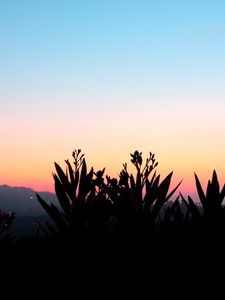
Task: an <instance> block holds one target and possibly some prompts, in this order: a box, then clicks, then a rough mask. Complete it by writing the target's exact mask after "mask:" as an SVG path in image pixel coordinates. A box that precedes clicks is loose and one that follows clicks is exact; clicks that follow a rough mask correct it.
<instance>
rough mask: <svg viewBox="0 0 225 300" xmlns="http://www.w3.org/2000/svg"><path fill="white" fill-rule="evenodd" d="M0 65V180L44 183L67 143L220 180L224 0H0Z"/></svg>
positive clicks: (190, 186)
mask: <svg viewBox="0 0 225 300" xmlns="http://www.w3.org/2000/svg"><path fill="white" fill-rule="evenodd" d="M0 66H1V67H0V139H1V144H0V145H1V146H0V166H1V172H0V184H8V185H13V186H28V187H32V188H34V189H36V190H38V191H40V190H48V191H53V190H54V185H53V179H52V172H53V171H54V161H56V162H58V163H59V164H60V165H61V166H62V167H65V163H64V160H65V159H67V158H69V159H72V156H71V154H72V151H73V150H74V149H78V148H81V149H82V151H83V152H84V153H85V156H86V160H87V163H88V167H89V168H90V167H91V166H94V168H95V169H96V170H97V169H102V168H103V167H106V173H107V174H109V175H111V176H117V175H118V174H119V172H120V169H121V168H122V164H123V163H124V162H129V161H130V153H131V152H134V151H135V150H136V149H138V150H139V151H142V152H143V155H144V157H147V155H148V152H149V151H151V152H153V153H155V155H156V159H157V161H158V162H159V166H158V168H157V169H158V173H160V174H162V176H165V175H166V174H168V173H169V172H170V171H172V170H173V171H174V179H173V184H172V186H174V185H175V184H176V183H178V182H179V181H180V180H182V179H183V183H182V185H181V187H180V190H181V191H182V192H184V193H186V192H189V193H192V192H193V191H194V190H195V186H194V172H196V173H197V174H198V175H199V177H200V179H201V181H202V182H203V185H204V184H205V183H206V182H207V180H208V179H209V178H210V177H211V174H212V171H213V169H216V171H217V173H218V175H219V179H220V182H221V184H222V183H224V179H225V84H224V83H225V1H224V0H184V1H178V0H170V1H168V0H157V1H155V0H154V1H152V0H104V1H103V0H77V1H76V0H73V1H72V0H10V1H8V0H0Z"/></svg>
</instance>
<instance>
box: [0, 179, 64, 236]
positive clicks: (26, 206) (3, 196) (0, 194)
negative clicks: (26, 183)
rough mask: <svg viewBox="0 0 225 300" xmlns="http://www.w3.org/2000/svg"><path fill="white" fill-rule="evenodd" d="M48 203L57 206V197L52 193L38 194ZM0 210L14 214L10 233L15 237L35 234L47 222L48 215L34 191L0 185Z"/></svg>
mask: <svg viewBox="0 0 225 300" xmlns="http://www.w3.org/2000/svg"><path fill="white" fill-rule="evenodd" d="M38 194H39V195H40V196H41V197H42V198H43V199H44V200H45V201H47V202H48V203H50V202H52V203H54V204H55V205H56V206H59V205H58V201H57V197H56V195H55V194H53V193H49V192H38ZM0 209H1V210H3V211H4V212H7V213H9V212H14V213H15V219H14V221H13V225H12V228H11V231H12V233H13V234H15V235H17V236H21V235H29V234H32V233H35V232H36V231H37V229H38V228H39V223H41V224H42V225H44V224H45V222H46V221H47V220H49V217H48V215H47V214H46V212H45V211H44V210H43V208H42V207H41V205H40V204H39V202H38V200H37V197H36V191H34V190H33V189H30V188H26V187H11V186H8V185H0Z"/></svg>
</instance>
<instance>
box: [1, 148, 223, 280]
mask: <svg viewBox="0 0 225 300" xmlns="http://www.w3.org/2000/svg"><path fill="white" fill-rule="evenodd" d="M72 156H73V162H72V163H71V162H70V161H69V160H66V161H65V163H66V170H63V169H62V168H61V167H60V166H59V164H57V163H55V173H54V174H53V178H54V183H55V193H56V196H57V199H58V202H59V205H55V204H53V203H48V202H47V200H46V199H43V198H42V197H41V196H40V195H39V194H37V200H38V202H39V203H40V205H41V207H42V208H43V209H44V211H45V212H46V215H48V216H49V220H48V221H47V222H46V224H45V225H43V224H42V225H40V229H39V231H38V232H37V234H35V235H31V236H28V237H23V238H19V239H15V238H13V237H12V235H10V233H8V232H9V229H10V224H11V223H12V221H13V218H14V215H13V214H12V215H9V214H5V213H3V212H0V234H1V244H0V246H1V245H2V244H4V247H1V248H2V249H1V251H2V252H3V253H4V255H6V256H7V257H9V261H10V266H11V267H12V265H13V266H17V268H18V269H20V268H22V265H23V266H24V264H25V265H26V266H27V268H28V270H30V271H31V270H34V269H35V268H37V269H39V270H40V268H43V266H44V267H45V270H46V272H45V275H46V276H48V275H49V274H51V275H52V274H59V270H64V271H65V269H68V268H72V269H73V268H75V269H76V270H77V273H76V274H79V277H80V276H82V274H83V275H84V273H85V276H94V270H96V269H99V268H100V271H102V274H105V272H106V270H108V271H109V272H111V271H113V270H114V271H115V270H118V268H120V270H121V269H122V270H126V272H127V271H128V270H131V269H134V268H135V267H139V268H140V266H142V267H144V268H146V270H148V271H149V270H151V272H152V274H153V273H154V272H156V273H157V272H160V270H164V271H165V270H167V272H169V270H170V269H171V268H173V267H174V266H175V265H176V266H177V267H178V269H179V268H181V269H183V268H186V269H188V268H189V267H190V266H193V265H196V264H201V262H203V261H205V260H206V261H207V262H208V263H209V262H210V260H209V257H211V258H213V260H211V262H212V261H213V263H216V262H218V261H219V262H220V263H221V257H223V252H224V250H225V247H224V239H225V207H224V205H223V200H224V197H225V185H224V186H223V187H222V189H221V188H220V185H219V182H218V178H217V174H216V171H214V172H213V175H212V179H211V180H209V182H208V186H207V189H206V191H203V189H202V186H201V183H200V180H199V178H198V176H197V175H196V174H195V175H194V176H195V182H196V188H197V193H198V196H199V203H196V202H195V201H194V200H193V199H192V198H191V197H190V196H188V197H187V198H185V197H184V196H183V195H182V194H181V193H180V192H178V188H179V187H180V185H181V182H179V183H178V184H177V185H176V186H175V187H174V186H173V187H172V188H171V180H172V176H173V172H171V173H170V174H168V175H167V176H166V177H165V178H162V179H161V177H160V175H157V172H156V167H157V165H158V163H157V162H156V160H155V155H154V154H153V153H151V152H150V153H149V156H148V157H147V159H146V160H145V161H143V157H142V153H141V152H139V151H135V152H134V153H133V154H131V163H132V164H133V165H134V167H135V174H132V173H130V172H129V170H128V165H127V164H126V163H125V164H124V165H123V168H122V170H121V172H120V174H119V178H118V179H116V178H111V177H110V176H107V175H105V169H102V170H99V171H94V169H93V168H91V169H90V170H88V169H87V165H86V161H85V157H84V154H82V152H81V150H75V151H74V152H73V154H72ZM5 232H7V234H6V233H5ZM5 245H7V254H6V251H5V250H3V248H4V249H5V247H6V246H5ZM4 251H5V252H4ZM199 255H200V256H201V260H199ZM21 258H22V259H21ZM217 260H218V261H217ZM187 262H191V264H190V265H189V263H187ZM184 263H185V266H183V264H184ZM101 268H102V269H101ZM130 268H131V269H130ZM190 268H191V267H190ZM6 269H7V266H6ZM9 269H10V268H8V270H9ZM78 270H79V272H78ZM87 270H89V271H87ZM179 270H180V269H179ZM82 272H84V273H82ZM127 273H129V271H128V272H127ZM127 273H126V274H127ZM131 273H132V272H131ZM87 274H89V275H87ZM90 274H91V275H90ZM121 274H123V272H122V273H121V272H117V276H122V275H121ZM154 274H155V273H154ZM77 276H78V275H77Z"/></svg>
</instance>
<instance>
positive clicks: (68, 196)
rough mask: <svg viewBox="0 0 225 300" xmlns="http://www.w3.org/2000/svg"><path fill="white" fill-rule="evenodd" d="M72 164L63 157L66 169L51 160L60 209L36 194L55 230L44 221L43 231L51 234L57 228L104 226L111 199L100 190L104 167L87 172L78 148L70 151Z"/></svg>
mask: <svg viewBox="0 0 225 300" xmlns="http://www.w3.org/2000/svg"><path fill="white" fill-rule="evenodd" d="M72 156H73V158H74V167H73V166H72V165H71V163H70V162H69V160H66V161H65V162H66V165H67V170H66V172H64V171H63V170H62V168H61V167H60V166H59V165H58V164H57V163H55V169H56V173H54V174H53V178H54V182H55V192H56V196H57V198H58V201H59V204H60V206H61V210H60V209H58V208H57V207H56V206H55V205H54V204H52V203H51V204H50V205H49V204H48V203H47V202H46V201H44V200H43V199H42V198H41V197H40V196H39V195H38V194H37V198H38V201H39V203H40V204H41V205H42V207H43V208H44V210H45V211H46V212H47V213H48V214H49V216H50V217H51V218H52V220H53V221H54V223H55V225H56V227H57V230H56V229H55V228H54V227H53V226H52V225H51V224H50V223H49V222H48V223H47V231H46V230H45V229H44V228H43V229H44V231H45V232H46V233H47V232H50V233H51V234H53V235H57V234H58V232H60V233H62V234H67V233H68V232H71V231H72V232H73V233H74V232H76V234H80V235H85V234H87V233H90V231H92V232H93V231H100V230H101V229H102V228H104V229H105V228H106V227H107V225H108V222H109V219H110V217H111V206H112V202H111V201H109V198H108V197H106V194H105V192H104V188H105V183H104V179H103V174H104V171H105V170H104V169H103V170H101V171H98V172H96V173H95V172H94V170H93V168H91V170H90V171H89V172H87V166H86V161H85V158H84V154H82V153H81V150H80V149H78V150H75V151H74V152H73V153H72Z"/></svg>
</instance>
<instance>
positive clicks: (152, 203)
mask: <svg viewBox="0 0 225 300" xmlns="http://www.w3.org/2000/svg"><path fill="white" fill-rule="evenodd" d="M72 156H73V159H74V162H73V163H74V167H73V166H72V165H71V163H70V162H69V161H68V160H66V161H65V162H66V165H67V170H66V172H64V171H63V170H62V168H61V167H60V166H59V165H58V164H57V163H55V168H56V173H54V174H53V177H54V181H55V191H56V195H57V198H58V201H59V204H60V206H61V210H60V209H58V208H57V207H56V206H55V205H54V204H51V205H49V204H47V202H46V201H44V200H43V199H42V198H41V197H40V196H39V195H38V194H37V198H38V201H39V202H40V204H41V205H42V207H43V208H44V209H45V211H46V212H47V213H48V214H49V216H50V217H51V218H52V220H53V221H54V223H55V225H56V228H57V229H56V228H54V227H53V226H52V225H51V224H49V223H48V224H47V232H48V233H51V234H52V235H54V236H55V235H57V234H61V235H62V236H63V235H64V236H68V235H70V236H73V237H77V236H80V237H81V236H82V237H88V238H95V239H96V238H97V237H99V238H103V237H104V238H106V239H107V238H109V237H110V238H114V239H116V240H121V241H127V240H136V239H139V240H140V238H143V240H144V239H146V240H149V239H150V238H151V236H154V234H155V233H156V230H155V229H156V224H159V221H160V214H162V212H163V209H164V206H165V204H166V203H169V200H170V199H171V197H172V196H173V194H174V193H175V192H176V190H177V189H178V187H179V186H180V184H181V182H180V183H179V184H178V185H177V186H176V187H175V188H174V189H173V190H172V191H171V192H169V188H170V184H171V179H172V175H173V172H171V173H170V174H169V175H168V176H166V177H165V178H164V179H163V180H162V181H161V182H160V175H156V171H154V173H153V170H155V168H156V167H157V165H158V163H157V162H156V161H155V155H154V154H152V153H151V152H150V153H149V157H148V158H147V159H146V162H145V164H143V159H142V153H141V152H138V151H135V152H134V153H133V154H131V162H132V164H133V165H134V167H135V171H136V174H135V175H133V174H132V173H129V172H128V167H127V164H126V163H125V164H124V165H123V169H122V171H121V172H120V174H119V180H117V179H116V178H110V177H109V176H107V175H106V177H105V178H104V177H103V175H104V172H105V169H103V170H100V171H97V172H94V170H93V168H91V170H90V171H89V172H87V166H86V161H85V158H84V154H82V153H81V150H75V151H74V152H73V154H72ZM152 173H153V174H152ZM176 203H177V206H178V205H179V204H178V202H176ZM172 207H173V206H172ZM172 210H173V209H172ZM167 215H168V212H167ZM157 226H158V225H157Z"/></svg>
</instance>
